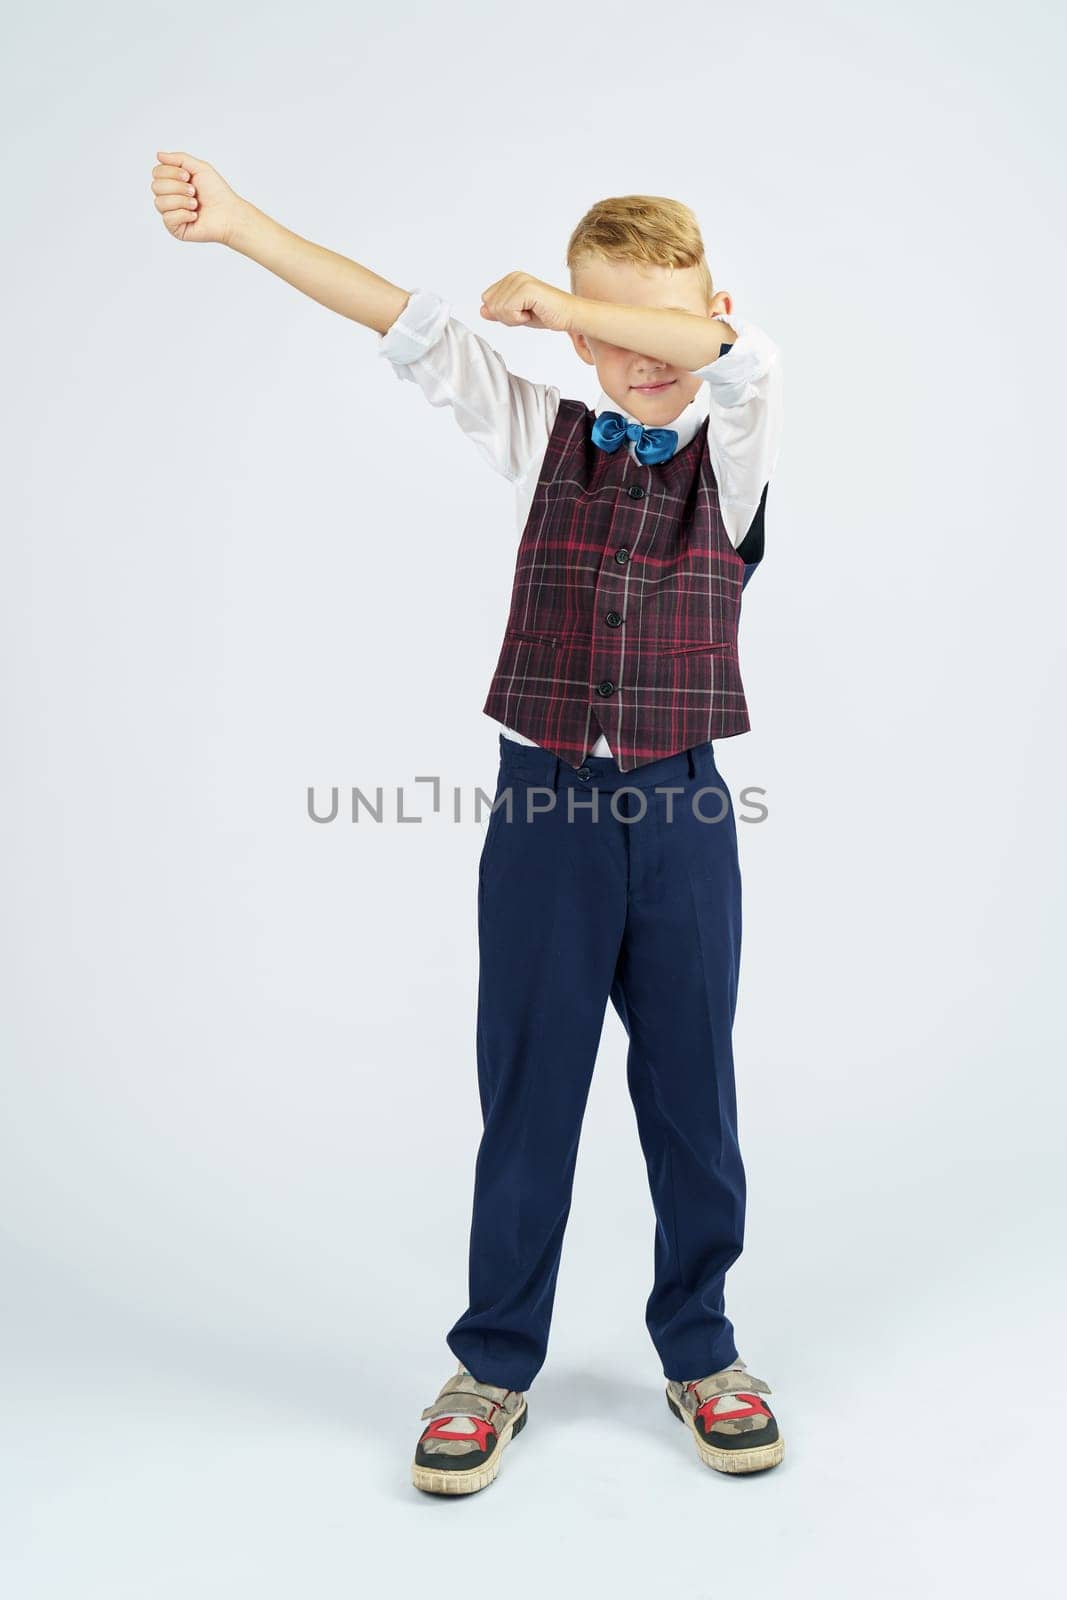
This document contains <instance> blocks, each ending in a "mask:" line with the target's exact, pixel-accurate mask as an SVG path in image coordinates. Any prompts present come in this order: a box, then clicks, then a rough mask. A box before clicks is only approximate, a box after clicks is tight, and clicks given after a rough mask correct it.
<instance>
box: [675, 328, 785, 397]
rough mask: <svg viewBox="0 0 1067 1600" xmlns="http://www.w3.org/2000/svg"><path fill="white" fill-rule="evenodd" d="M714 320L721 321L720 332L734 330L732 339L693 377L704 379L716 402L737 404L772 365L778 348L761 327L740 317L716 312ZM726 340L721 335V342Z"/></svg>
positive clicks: (725, 332)
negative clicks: (731, 342) (721, 353)
mask: <svg viewBox="0 0 1067 1600" xmlns="http://www.w3.org/2000/svg"><path fill="white" fill-rule="evenodd" d="M714 320H715V321H717V322H721V323H722V324H723V333H724V334H726V335H727V336H728V335H729V333H730V332H733V333H734V335H735V338H734V342H733V344H732V345H731V346H730V349H729V350H727V351H726V352H725V354H723V355H721V356H720V357H719V358H718V360H717V361H711V362H709V363H708V365H707V366H706V367H699V368H698V369H697V370H696V372H695V373H694V376H695V377H697V378H703V379H704V381H705V383H707V384H708V386H709V387H710V389H711V391H712V394H713V396H714V398H715V399H716V400H717V401H718V402H719V404H720V405H723V406H734V405H738V404H739V403H740V402H741V401H742V400H744V399H746V398H747V397H748V396H749V395H750V394H751V393H752V392H753V390H752V386H753V385H754V384H757V383H759V382H760V380H761V379H762V378H763V377H764V376H765V375H766V373H767V372H768V371H769V369H770V368H771V366H772V365H773V364H774V361H775V359H776V358H777V355H778V347H777V346H776V345H775V343H774V341H773V340H772V339H770V338H769V337H768V335H767V334H765V333H764V332H763V330H762V329H761V328H757V327H756V325H755V323H752V322H749V321H747V319H746V318H744V317H739V316H736V315H735V314H734V313H732V312H731V313H730V315H729V316H724V315H722V314H721V313H720V315H719V316H718V317H716V318H715V319H714ZM726 342H727V339H726V338H724V339H723V340H722V343H723V344H725V343H726Z"/></svg>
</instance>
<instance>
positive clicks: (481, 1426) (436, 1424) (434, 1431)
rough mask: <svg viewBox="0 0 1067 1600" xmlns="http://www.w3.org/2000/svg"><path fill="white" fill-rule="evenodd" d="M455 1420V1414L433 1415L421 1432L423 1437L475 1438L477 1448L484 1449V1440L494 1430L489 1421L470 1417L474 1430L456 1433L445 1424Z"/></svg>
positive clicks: (485, 1446)
mask: <svg viewBox="0 0 1067 1600" xmlns="http://www.w3.org/2000/svg"><path fill="white" fill-rule="evenodd" d="M455 1420H456V1418H455V1416H451V1417H434V1419H433V1421H432V1422H431V1423H430V1425H429V1427H428V1428H427V1429H426V1431H425V1433H424V1434H423V1436H422V1437H423V1439H475V1440H477V1443H478V1449H479V1450H485V1449H486V1448H487V1445H486V1440H487V1439H488V1437H489V1435H490V1434H491V1433H494V1432H495V1431H496V1430H495V1429H494V1428H493V1427H492V1425H491V1424H490V1423H488V1422H483V1421H482V1419H481V1417H471V1419H470V1420H471V1421H472V1422H473V1423H474V1432H473V1433H457V1432H456V1431H455V1430H452V1431H449V1429H448V1428H447V1427H446V1426H445V1424H446V1423H448V1422H455Z"/></svg>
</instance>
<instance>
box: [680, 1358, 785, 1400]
mask: <svg viewBox="0 0 1067 1600" xmlns="http://www.w3.org/2000/svg"><path fill="white" fill-rule="evenodd" d="M688 1387H689V1393H690V1394H695V1395H696V1397H697V1399H698V1400H699V1401H700V1403H701V1405H703V1403H704V1401H705V1400H710V1399H711V1397H712V1395H716V1394H770V1393H771V1386H770V1384H769V1383H764V1381H763V1379H762V1378H754V1377H753V1376H752V1374H751V1373H749V1372H741V1371H739V1370H738V1369H737V1368H736V1367H731V1368H730V1370H729V1372H716V1373H713V1374H712V1376H711V1377H710V1378H701V1380H700V1382H699V1383H692V1384H690V1385H689V1386H688Z"/></svg>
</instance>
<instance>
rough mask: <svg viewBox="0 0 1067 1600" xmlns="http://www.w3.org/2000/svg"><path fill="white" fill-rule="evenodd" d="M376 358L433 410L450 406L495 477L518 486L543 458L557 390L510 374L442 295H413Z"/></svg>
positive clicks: (419, 292)
mask: <svg viewBox="0 0 1067 1600" xmlns="http://www.w3.org/2000/svg"><path fill="white" fill-rule="evenodd" d="M377 353H378V355H380V356H383V357H385V359H387V360H388V361H389V362H390V364H391V365H392V368H393V370H394V372H395V373H396V375H397V377H398V378H401V379H403V380H405V381H408V382H412V383H416V384H418V386H419V388H420V389H421V390H422V392H423V394H424V395H425V396H426V398H427V400H428V401H429V402H430V404H431V405H432V406H449V407H450V408H451V410H452V412H453V415H454V416H455V419H456V421H457V423H458V424H459V426H460V428H461V429H462V430H463V432H464V433H465V434H466V435H467V436H468V437H469V438H470V439H471V440H472V441H473V442H474V444H475V445H476V446H477V447H478V449H479V450H480V451H481V453H482V455H483V456H484V457H485V459H486V460H487V461H488V462H489V464H490V466H492V467H493V468H494V469H495V470H496V471H497V472H499V473H501V474H502V475H503V476H504V477H505V478H508V479H509V480H510V481H511V482H513V483H514V482H516V481H517V480H519V479H520V478H522V477H524V476H525V474H526V473H527V472H528V471H529V469H530V465H531V463H532V462H533V461H535V460H536V459H537V458H538V452H540V454H541V455H543V454H544V450H545V446H546V444H547V442H548V436H549V434H550V432H551V429H552V422H553V421H554V419H555V413H556V411H557V410H558V407H559V391H558V389H555V388H553V387H552V386H551V385H546V384H540V383H533V382H531V381H530V380H529V379H527V378H520V377H519V376H518V375H517V374H516V373H513V372H511V371H510V370H509V369H508V366H507V364H506V362H505V361H504V358H503V356H502V355H500V353H499V351H497V350H494V349H493V347H492V346H491V345H490V344H489V342H488V340H486V339H483V338H481V337H480V335H478V334H476V333H474V332H473V331H472V330H471V329H470V328H468V327H467V326H466V325H465V324H464V323H462V322H460V321H459V320H458V319H457V318H456V317H453V316H452V314H451V309H450V307H449V305H448V303H447V301H446V300H444V299H443V298H442V296H440V295H438V294H436V293H435V292H434V291H433V290H431V289H413V290H412V291H411V294H410V295H409V296H408V302H407V305H406V306H405V307H404V309H403V311H401V313H400V315H399V316H398V317H397V318H396V320H395V322H393V324H392V325H391V327H389V328H388V329H387V330H386V331H385V333H383V334H379V335H378V352H377Z"/></svg>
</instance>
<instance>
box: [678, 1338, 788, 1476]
mask: <svg viewBox="0 0 1067 1600" xmlns="http://www.w3.org/2000/svg"><path fill="white" fill-rule="evenodd" d="M757 1390H758V1391H759V1394H770V1392H771V1390H770V1385H769V1384H766V1383H764V1382H763V1380H762V1379H761V1378H754V1377H753V1376H752V1374H751V1373H750V1372H746V1371H745V1363H744V1362H743V1361H742V1360H741V1359H740V1357H739V1358H738V1359H737V1360H736V1361H735V1362H734V1364H733V1366H732V1367H727V1368H726V1369H725V1371H723V1372H713V1373H712V1374H711V1376H710V1377H707V1378H694V1379H692V1380H691V1381H690V1382H687V1383H680V1382H676V1381H675V1380H673V1379H672V1380H671V1381H670V1382H669V1383H668V1384H667V1404H668V1405H669V1406H670V1408H671V1410H672V1411H673V1412H674V1415H675V1416H676V1417H677V1418H678V1419H679V1421H681V1422H684V1423H685V1424H686V1426H687V1427H688V1428H689V1431H690V1433H691V1434H692V1435H693V1438H694V1439H695V1440H696V1447H697V1450H698V1451H699V1452H700V1459H701V1461H703V1462H704V1464H705V1465H706V1466H709V1467H714V1468H715V1470H716V1472H762V1471H763V1469H764V1468H765V1467H776V1466H777V1465H778V1463H779V1461H781V1459H782V1455H783V1453H784V1451H785V1440H784V1439H783V1438H782V1436H781V1434H780V1433H779V1432H778V1424H777V1422H776V1421H775V1418H774V1415H773V1413H772V1411H771V1408H770V1407H769V1406H767V1405H764V1403H763V1401H762V1400H761V1399H760V1398H759V1394H757V1392H756V1391H757Z"/></svg>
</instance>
